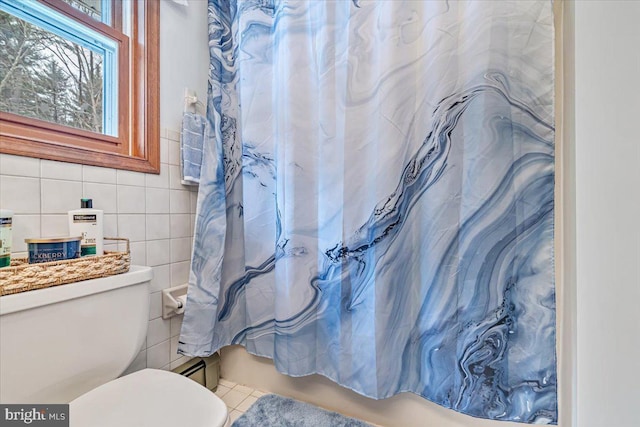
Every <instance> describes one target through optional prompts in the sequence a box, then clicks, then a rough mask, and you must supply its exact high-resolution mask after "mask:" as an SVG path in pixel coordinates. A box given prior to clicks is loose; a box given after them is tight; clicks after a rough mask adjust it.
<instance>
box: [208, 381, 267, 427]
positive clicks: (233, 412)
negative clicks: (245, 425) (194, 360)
mask: <svg viewBox="0 0 640 427" xmlns="http://www.w3.org/2000/svg"><path fill="white" fill-rule="evenodd" d="M265 394H267V393H264V392H262V391H260V390H256V389H253V388H250V387H247V386H243V385H240V384H236V383H234V382H231V381H228V380H225V379H224V378H220V381H218V389H217V390H216V395H217V396H218V397H219V398H220V399H222V400H223V401H224V403H226V404H227V408H228V409H229V418H230V419H231V423H232V424H233V422H234V421H235V420H237V419H238V417H240V415H242V414H244V413H245V411H246V410H247V409H249V407H250V406H251V405H253V403H254V402H255V401H256V400H258V398H259V397H260V396H263V395H265Z"/></svg>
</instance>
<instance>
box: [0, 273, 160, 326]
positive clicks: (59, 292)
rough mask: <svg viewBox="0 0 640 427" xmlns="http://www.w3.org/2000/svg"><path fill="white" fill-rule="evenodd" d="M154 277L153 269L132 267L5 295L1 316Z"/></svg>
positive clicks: (2, 301) (1, 302)
mask: <svg viewBox="0 0 640 427" xmlns="http://www.w3.org/2000/svg"><path fill="white" fill-rule="evenodd" d="M152 277H153V270H152V269H151V267H145V266H139V265H132V266H131V268H130V269H129V271H128V272H127V273H122V274H116V275H114V276H108V277H101V278H99V279H91V280H83V281H81V282H75V283H69V284H66V285H60V286H53V287H50V288H44V289H38V290H35V291H28V292H21V293H19V294H11V295H4V296H2V297H0V315H5V314H9V313H15V312H17V311H23V310H29V309H31V308H35V307H42V306H45V305H49V304H55V303H57V302H61V301H67V300H71V299H75V298H80V297H83V296H87V295H91V294H97V293H100V292H105V291H109V290H112V289H117V288H123V287H125V286H131V285H135V284H138V283H144V282H148V281H149V280H151V278H152Z"/></svg>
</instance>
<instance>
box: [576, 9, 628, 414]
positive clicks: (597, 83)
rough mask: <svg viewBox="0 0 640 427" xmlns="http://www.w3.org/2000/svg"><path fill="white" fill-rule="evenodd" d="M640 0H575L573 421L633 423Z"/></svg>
mask: <svg viewBox="0 0 640 427" xmlns="http://www.w3.org/2000/svg"><path fill="white" fill-rule="evenodd" d="M639 23H640V2H638V1H576V2H575V91H576V96H575V138H576V139H575V140H576V143H575V151H576V207H577V215H576V236H577V239H576V245H577V328H578V334H577V350H578V351H577V359H578V361H577V362H578V363H577V408H578V410H577V425H578V426H580V427H605V426H613V427H632V426H638V425H640V132H639V130H638V129H639V125H640V24H639Z"/></svg>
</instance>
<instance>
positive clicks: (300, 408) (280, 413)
mask: <svg viewBox="0 0 640 427" xmlns="http://www.w3.org/2000/svg"><path fill="white" fill-rule="evenodd" d="M276 426H277V427H324V426H327V427H328V426H331V427H372V426H371V425H370V424H367V423H365V422H362V421H360V420H356V419H354V418H347V417H345V416H344V415H340V414H338V413H336V412H329V411H326V410H324V409H321V408H318V407H317V406H313V405H310V404H308V403H303V402H299V401H297V400H293V399H289V398H288V397H282V396H278V395H277V394H267V395H265V396H262V397H261V398H259V399H258V400H256V403H254V404H253V405H251V407H250V408H249V410H248V411H247V412H245V413H244V414H243V415H242V416H241V417H240V418H238V419H237V420H236V421H235V422H234V423H233V426H232V427H276Z"/></svg>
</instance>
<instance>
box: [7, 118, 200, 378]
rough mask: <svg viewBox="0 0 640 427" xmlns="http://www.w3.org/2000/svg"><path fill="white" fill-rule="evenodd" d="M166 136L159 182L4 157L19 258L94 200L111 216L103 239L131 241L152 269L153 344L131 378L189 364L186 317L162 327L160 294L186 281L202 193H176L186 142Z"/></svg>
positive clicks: (60, 231)
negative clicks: (184, 351) (183, 343)
mask: <svg viewBox="0 0 640 427" xmlns="http://www.w3.org/2000/svg"><path fill="white" fill-rule="evenodd" d="M161 135H163V137H162V138H161V141H160V162H161V174H160V175H154V174H143V173H139V172H129V171H122V170H116V169H109V168H100V167H95V166H83V165H76V164H71V163H63V162H55V161H49V160H40V159H34V158H29V157H21V156H12V155H7V154H0V207H2V208H3V209H10V210H12V211H14V213H15V215H14V220H13V252H14V253H15V254H16V255H20V256H22V255H24V252H25V251H26V244H25V243H24V239H25V238H27V237H46V236H61V235H68V233H69V230H68V223H67V221H68V220H67V212H68V211H69V210H71V209H77V208H79V207H80V198H82V197H89V198H92V199H93V206H94V208H96V209H102V210H104V212H105V216H104V220H105V228H104V233H105V236H109V237H127V238H129V239H130V240H131V258H132V263H133V264H139V265H151V266H153V273H154V278H153V280H152V281H151V286H150V290H149V299H150V310H149V330H148V334H147V339H146V340H145V343H144V345H143V346H142V348H141V351H140V353H139V354H138V356H137V357H136V359H135V360H134V361H133V363H132V364H131V366H130V367H129V368H128V369H127V372H134V371H136V370H139V369H142V368H144V367H153V368H161V369H169V368H174V367H176V366H178V365H180V364H182V363H184V362H185V361H187V360H188V358H186V357H184V356H181V355H179V354H177V341H178V336H179V334H180V326H181V324H182V316H176V317H174V318H172V319H171V320H163V319H162V293H161V292H160V291H161V290H162V289H166V288H168V287H170V286H171V284H174V285H179V284H183V283H186V282H187V280H188V275H189V262H190V261H189V260H190V256H191V242H192V240H193V228H192V224H193V221H194V218H193V213H194V212H195V208H194V203H195V197H196V196H197V193H195V192H194V191H196V188H194V187H186V186H182V184H179V177H176V176H174V181H172V182H173V184H172V185H171V187H170V181H169V175H170V169H169V164H170V161H171V164H172V165H173V166H176V165H178V164H179V157H178V156H179V143H178V141H179V137H180V134H179V133H178V132H175V131H170V130H163V131H162V133H161ZM167 137H168V138H171V139H168V138H167ZM178 172H179V169H178ZM174 175H175V172H174ZM176 180H177V182H178V184H176ZM105 243H108V242H105ZM116 248H117V245H113V244H111V245H108V246H107V249H111V250H114V249H116ZM121 249H122V248H121Z"/></svg>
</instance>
